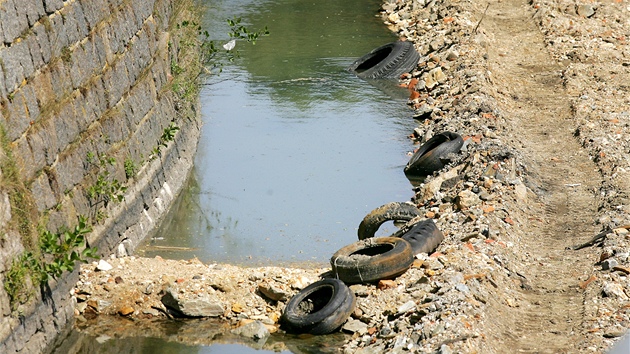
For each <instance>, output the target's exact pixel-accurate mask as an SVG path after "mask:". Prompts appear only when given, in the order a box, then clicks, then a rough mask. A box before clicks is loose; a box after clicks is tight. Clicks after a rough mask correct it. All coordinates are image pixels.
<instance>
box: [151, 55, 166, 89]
mask: <svg viewBox="0 0 630 354" xmlns="http://www.w3.org/2000/svg"><path fill="white" fill-rule="evenodd" d="M169 71H170V64H169V65H168V66H167V64H166V63H165V60H164V59H162V58H156V60H155V61H154V62H153V65H152V66H151V74H152V76H153V81H154V83H155V89H156V90H157V92H161V91H162V88H163V86H164V85H166V84H167V83H168V75H167V74H169Z"/></svg>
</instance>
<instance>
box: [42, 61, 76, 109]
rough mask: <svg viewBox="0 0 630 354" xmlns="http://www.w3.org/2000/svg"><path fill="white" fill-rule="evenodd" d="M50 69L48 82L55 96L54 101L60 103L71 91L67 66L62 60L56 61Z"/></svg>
mask: <svg viewBox="0 0 630 354" xmlns="http://www.w3.org/2000/svg"><path fill="white" fill-rule="evenodd" d="M48 67H49V68H50V82H51V84H52V90H53V93H54V94H55V100H57V101H61V100H62V99H63V98H64V96H65V95H67V94H68V93H70V91H71V90H72V82H71V80H70V73H69V71H68V67H67V65H66V64H65V63H64V61H63V60H57V61H56V62H55V63H54V64H52V65H49V66H48Z"/></svg>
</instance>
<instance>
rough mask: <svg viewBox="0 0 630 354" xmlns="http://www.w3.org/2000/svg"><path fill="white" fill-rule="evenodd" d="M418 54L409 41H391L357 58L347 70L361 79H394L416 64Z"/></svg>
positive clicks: (413, 67) (418, 58) (418, 57)
mask: <svg viewBox="0 0 630 354" xmlns="http://www.w3.org/2000/svg"><path fill="white" fill-rule="evenodd" d="M418 60H420V54H418V52H417V51H416V48H415V47H414V45H413V43H411V42H400V41H399V42H392V43H387V44H385V45H382V46H380V47H378V48H375V49H373V50H372V51H370V52H369V53H367V54H366V55H364V56H362V57H361V58H359V59H357V60H356V61H355V62H354V63H352V65H350V67H349V68H348V70H350V71H352V72H354V73H355V74H356V75H357V76H358V77H360V78H362V79H395V78H398V77H399V76H400V75H401V74H404V73H408V72H410V71H412V70H413V69H415V68H416V66H418Z"/></svg>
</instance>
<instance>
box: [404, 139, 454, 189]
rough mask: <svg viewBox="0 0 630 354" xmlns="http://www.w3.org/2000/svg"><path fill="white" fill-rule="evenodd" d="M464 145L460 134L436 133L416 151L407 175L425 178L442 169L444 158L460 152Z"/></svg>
mask: <svg viewBox="0 0 630 354" xmlns="http://www.w3.org/2000/svg"><path fill="white" fill-rule="evenodd" d="M462 145H464V139H462V137H461V136H460V135H459V134H456V133H451V132H444V133H440V134H437V135H434V136H433V137H432V138H431V139H429V140H427V142H426V143H424V144H422V146H420V148H419V149H418V151H416V152H415V153H414V154H413V156H412V157H411V159H410V160H409V162H408V163H407V166H405V175H407V178H410V179H423V178H426V177H427V176H430V175H432V174H433V172H435V171H439V170H441V169H442V168H443V167H444V165H445V163H444V158H445V157H446V156H447V155H448V154H450V153H458V152H459V150H461V148H462Z"/></svg>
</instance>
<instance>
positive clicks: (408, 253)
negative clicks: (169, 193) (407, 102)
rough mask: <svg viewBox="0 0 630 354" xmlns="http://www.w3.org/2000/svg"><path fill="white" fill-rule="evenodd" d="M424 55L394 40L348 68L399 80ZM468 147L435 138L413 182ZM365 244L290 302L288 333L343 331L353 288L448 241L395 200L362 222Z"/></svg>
mask: <svg viewBox="0 0 630 354" xmlns="http://www.w3.org/2000/svg"><path fill="white" fill-rule="evenodd" d="M419 58H420V55H419V54H418V52H417V51H416V50H415V48H414V46H413V43H410V42H393V43H388V44H386V45H383V46H381V47H378V48H376V49H374V50H372V51H371V52H370V53H368V54H366V55H364V56H363V57H361V58H359V59H358V60H357V61H355V62H354V63H353V64H352V65H351V66H350V67H349V68H348V69H349V70H350V71H352V72H354V73H355V74H356V75H357V76H358V77H360V78H363V79H368V80H370V79H384V78H385V79H387V78H398V77H399V76H400V75H401V74H403V73H405V72H409V71H411V70H413V69H414V68H415V67H416V66H417V65H418V60H419ZM462 145H463V140H462V138H461V136H459V135H458V134H455V133H451V132H444V133H440V134H437V135H435V136H434V137H433V138H431V139H429V140H428V141H427V142H426V143H424V144H423V145H422V146H421V147H420V148H419V149H418V150H417V151H416V152H415V153H414V155H413V156H412V157H411V159H410V161H409V163H408V164H407V166H406V167H405V169H404V172H405V175H406V176H407V177H408V178H409V179H410V181H412V180H420V181H424V179H425V178H426V177H427V176H429V175H431V174H433V173H434V172H436V171H439V170H440V169H442V168H443V167H444V166H445V164H446V163H447V161H448V160H447V158H448V156H449V155H450V154H451V153H458V152H459V151H460V149H461V147H462ZM387 221H394V222H404V226H403V227H402V228H400V230H398V231H397V232H395V233H394V234H393V235H390V236H388V237H375V235H376V232H377V231H378V229H379V227H380V226H381V225H382V224H383V223H385V222H387ZM358 236H359V241H357V242H355V243H352V244H350V245H347V246H345V247H343V248H341V249H340V250H338V251H337V252H336V253H335V254H334V255H333V256H332V257H331V259H330V264H331V266H332V273H333V275H334V277H335V278H326V279H322V280H320V281H317V282H315V283H313V284H310V285H309V286H307V287H305V288H304V289H302V290H301V291H300V292H298V293H297V294H296V295H295V296H294V297H292V298H291V299H290V300H289V302H288V303H287V305H286V307H285V309H284V311H283V314H282V319H281V320H282V324H283V326H284V327H285V329H286V330H287V331H288V332H292V333H310V334H328V333H332V332H334V331H336V330H338V329H339V328H340V327H341V326H342V325H343V323H344V322H345V321H346V320H347V319H348V317H349V316H350V315H351V314H352V313H353V312H354V308H355V305H356V297H355V295H354V293H353V292H352V290H350V288H349V287H348V285H351V284H359V283H375V282H378V281H379V280H382V279H391V278H395V277H397V276H399V275H401V274H403V273H405V272H406V271H407V270H408V269H409V268H410V267H411V265H412V264H413V260H414V258H415V256H416V255H417V254H419V253H431V252H433V251H434V250H435V249H436V248H437V246H438V245H439V244H440V242H442V240H443V239H444V235H443V234H442V232H441V231H440V230H439V229H438V227H437V225H436V224H435V222H434V221H433V219H424V220H422V216H421V212H420V210H419V209H418V208H417V207H416V206H415V205H413V204H411V203H406V202H393V203H388V204H385V205H383V206H380V207H378V208H376V209H374V210H373V211H371V212H370V213H369V214H368V215H366V216H365V218H364V219H363V220H362V221H361V224H360V225H359V230H358Z"/></svg>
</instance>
